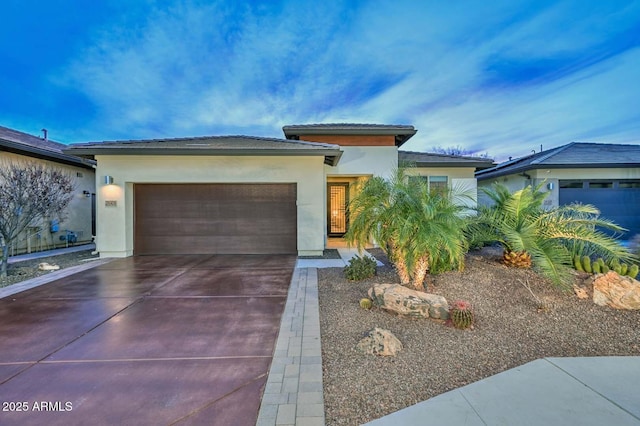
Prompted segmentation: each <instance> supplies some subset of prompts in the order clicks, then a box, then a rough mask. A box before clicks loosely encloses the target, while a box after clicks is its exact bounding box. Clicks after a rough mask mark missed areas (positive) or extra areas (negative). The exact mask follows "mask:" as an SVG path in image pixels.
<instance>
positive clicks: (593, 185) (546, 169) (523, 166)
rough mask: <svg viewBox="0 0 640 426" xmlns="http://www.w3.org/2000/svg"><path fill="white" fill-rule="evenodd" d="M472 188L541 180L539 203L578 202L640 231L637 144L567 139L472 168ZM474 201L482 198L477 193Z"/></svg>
mask: <svg viewBox="0 0 640 426" xmlns="http://www.w3.org/2000/svg"><path fill="white" fill-rule="evenodd" d="M476 178H477V179H478V187H479V188H486V187H490V186H491V185H492V184H493V183H494V182H500V183H502V184H504V185H506V186H507V187H508V188H509V189H510V190H512V191H516V190H519V189H522V188H524V187H525V186H527V185H537V184H539V183H541V182H544V183H545V185H544V187H543V189H544V190H545V191H548V192H549V196H548V197H547V199H546V200H545V206H547V207H549V208H552V207H557V206H561V205H566V204H571V203H574V202H579V203H582V204H592V205H594V206H596V207H597V208H598V209H599V210H600V212H601V215H602V216H603V217H605V218H607V219H610V220H613V221H614V222H616V223H617V224H619V225H621V226H623V227H624V228H626V229H628V230H629V231H628V232H627V233H626V235H625V236H627V237H632V236H634V235H636V234H640V146H639V145H620V144H605V143H585V142H573V143H569V144H567V145H563V146H560V147H557V148H553V149H549V150H546V151H541V152H538V153H535V154H532V155H528V156H525V157H522V158H517V159H514V160H510V161H506V162H504V163H501V164H498V165H497V166H495V167H492V168H488V169H484V170H480V171H478V172H477V173H476ZM479 203H480V204H485V203H488V200H487V199H486V198H485V197H483V194H482V192H481V193H480V194H479Z"/></svg>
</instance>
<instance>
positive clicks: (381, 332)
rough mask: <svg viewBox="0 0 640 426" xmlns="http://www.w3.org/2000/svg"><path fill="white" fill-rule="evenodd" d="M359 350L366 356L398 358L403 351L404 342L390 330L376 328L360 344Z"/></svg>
mask: <svg viewBox="0 0 640 426" xmlns="http://www.w3.org/2000/svg"><path fill="white" fill-rule="evenodd" d="M357 349H358V350H359V351H361V352H364V353H366V354H372V355H380V356H396V354H397V353H398V352H400V351H401V350H402V342H400V340H398V339H397V338H396V336H394V335H393V333H391V332H390V331H389V330H385V329H383V328H378V327H376V328H374V329H373V330H371V331H370V332H369V334H368V336H367V337H365V338H364V339H362V340H360V342H358V346H357Z"/></svg>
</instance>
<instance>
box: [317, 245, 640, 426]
mask: <svg viewBox="0 0 640 426" xmlns="http://www.w3.org/2000/svg"><path fill="white" fill-rule="evenodd" d="M370 252H372V254H373V255H374V256H376V257H377V258H378V259H379V260H381V261H383V262H384V263H385V264H388V261H387V259H386V258H385V257H384V255H383V254H382V252H381V251H379V250H370ZM584 278H585V276H581V277H576V281H577V282H578V283H582V281H583V280H584ZM429 279H430V280H431V282H430V283H429V289H428V291H429V292H431V293H436V294H440V295H442V296H444V297H445V298H446V299H447V300H448V301H449V303H451V302H453V301H454V300H457V299H464V300H467V301H469V302H471V303H472V305H473V307H474V311H475V315H476V323H475V326H474V328H473V329H471V330H458V329H455V328H453V327H451V326H449V325H447V324H445V323H444V322H442V321H434V320H417V319H408V318H404V317H399V316H394V315H391V314H389V313H386V312H384V311H382V310H380V309H375V308H374V309H372V310H371V311H367V310H363V309H361V308H360V307H359V304H358V302H359V300H360V299H361V298H362V297H366V296H367V290H368V289H369V288H370V287H371V285H372V284H374V283H397V282H398V278H397V276H396V275H395V273H394V271H393V270H392V269H391V268H390V267H388V266H385V267H379V268H378V273H377V275H376V276H375V277H373V278H370V279H368V280H364V281H361V282H349V281H347V280H346V279H345V278H344V275H343V272H342V268H328V269H319V270H318V280H319V282H318V284H319V300H320V324H321V332H322V357H323V360H322V361H323V375H324V392H325V394H324V400H325V414H326V423H327V425H358V424H362V423H365V422H367V421H371V420H373V419H376V418H379V417H382V416H384V415H386V414H389V413H392V412H394V411H397V410H400V409H402V408H405V407H408V406H410V405H413V404H415V403H418V402H420V401H423V400H426V399H428V398H431V397H433V396H436V395H439V394H441V393H444V392H447V391H449V390H452V389H455V388H458V387H460V386H464V385H466V384H469V383H472V382H475V381H477V380H480V379H482V378H485V377H488V376H491V375H494V374H497V373H499V372H501V371H504V370H507V369H510V368H513V367H517V366H519V365H522V364H525V363H527V362H529V361H533V360H535V359H538V358H543V357H552V356H553V357H572V356H607V355H636V356H637V355H640V312H638V311H617V310H614V309H611V308H608V307H599V306H597V305H595V304H593V302H592V301H591V300H590V299H585V300H581V299H578V298H577V297H576V296H575V294H574V293H573V292H563V291H560V290H558V289H556V288H554V287H552V286H551V285H550V284H549V283H548V282H546V281H545V280H544V279H542V278H541V277H539V276H538V275H537V274H535V273H534V272H533V271H530V270H522V269H512V268H507V267H505V266H503V265H501V264H500V262H499V252H497V251H495V250H490V249H488V250H487V249H485V250H482V251H475V252H471V253H470V254H468V256H467V260H466V267H465V270H464V271H463V272H448V273H445V274H441V275H437V276H433V277H429ZM523 284H524V285H523ZM525 285H528V287H529V289H527V288H526V287H525ZM532 293H533V294H532ZM374 327H382V328H386V329H388V330H390V331H391V332H392V333H394V334H395V335H396V337H398V339H400V341H401V342H402V343H403V345H404V349H403V351H402V352H401V353H400V354H399V355H398V356H397V357H387V358H384V357H376V356H373V355H365V354H362V353H359V352H358V351H357V350H356V349H355V346H356V344H357V343H358V341H359V340H360V339H361V338H362V337H364V335H365V334H366V333H367V332H368V331H369V330H371V329H373V328H374Z"/></svg>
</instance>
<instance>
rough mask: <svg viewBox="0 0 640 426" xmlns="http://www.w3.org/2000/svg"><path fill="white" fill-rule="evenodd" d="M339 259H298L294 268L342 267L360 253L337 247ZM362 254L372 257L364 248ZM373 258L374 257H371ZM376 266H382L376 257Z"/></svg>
mask: <svg viewBox="0 0 640 426" xmlns="http://www.w3.org/2000/svg"><path fill="white" fill-rule="evenodd" d="M337 250H338V254H340V259H298V262H297V263H296V268H344V267H345V266H347V265H348V264H349V260H351V258H352V257H354V256H356V255H360V252H358V249H355V248H338V249H337ZM361 255H362V256H369V257H373V256H372V255H371V253H369V252H368V251H366V250H363V251H362V254H361ZM373 258H374V259H375V257H373ZM376 263H377V264H378V266H384V264H383V263H382V262H380V261H379V260H377V259H376Z"/></svg>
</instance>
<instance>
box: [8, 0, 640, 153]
mask: <svg viewBox="0 0 640 426" xmlns="http://www.w3.org/2000/svg"><path fill="white" fill-rule="evenodd" d="M89 5H90V8H89V7H88V6H89ZM2 12H3V17H4V19H3V25H2V26H0V60H1V61H2V64H3V66H2V69H0V87H1V88H2V89H1V90H2V91H1V93H2V96H0V125H4V126H7V127H11V128H15V129H18V130H21V131H24V132H27V133H32V134H39V131H40V129H41V128H43V127H44V128H47V129H48V130H49V135H50V137H51V138H52V139H54V140H57V141H60V142H63V143H74V142H86V141H95V140H109V139H141V138H155V137H179V136H202V135H223V134H248V135H256V136H274V137H282V136H283V134H282V131H281V127H282V126H283V125H286V124H307V123H322V122H325V123H326V122H358V123H382V124H412V125H414V126H415V127H416V128H417V129H418V134H417V135H416V136H415V137H414V138H413V139H412V140H411V141H410V142H408V143H407V144H406V145H405V146H404V148H406V149H409V150H415V151H428V150H429V149H430V148H432V147H435V146H440V147H448V146H462V147H464V148H466V149H468V150H470V151H472V152H477V153H484V152H488V153H489V154H490V155H491V156H493V157H495V158H497V159H498V160H502V159H505V158H506V157H508V156H514V157H515V156H520V155H525V154H528V153H530V152H531V150H536V151H538V150H539V149H540V145H543V147H544V148H545V149H547V148H551V147H555V146H559V145H563V144H566V143H569V142H571V141H596V142H611V143H634V144H638V143H640V108H639V107H638V105H640V100H639V99H640V2H639V1H616V0H611V1H606V2H584V1H563V0H561V1H537V0H536V1H518V0H512V1H503V0H497V1H493V2H489V3H487V2H478V1H453V2H440V1H424V2H417V1H414V0H393V1H364V0H362V1H327V2H316V1H306V0H292V1H288V0H280V1H249V2H236V1H230V0H227V1H196V0H193V1H181V0H163V1H160V0H158V1H154V0H104V1H99V2H90V3H87V2H84V1H78V0H63V1H60V2H41V1H36V0H20V1H17V0H5V1H4V2H3V6H2Z"/></svg>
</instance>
